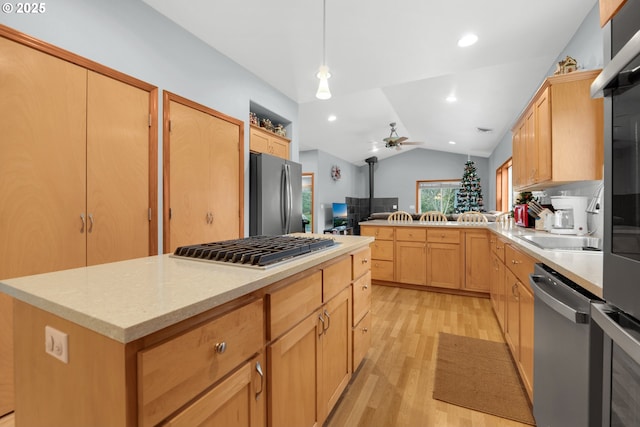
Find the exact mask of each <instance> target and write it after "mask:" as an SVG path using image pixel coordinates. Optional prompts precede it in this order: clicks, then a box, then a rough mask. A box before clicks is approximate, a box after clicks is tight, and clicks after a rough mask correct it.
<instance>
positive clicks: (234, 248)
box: [173, 236, 336, 267]
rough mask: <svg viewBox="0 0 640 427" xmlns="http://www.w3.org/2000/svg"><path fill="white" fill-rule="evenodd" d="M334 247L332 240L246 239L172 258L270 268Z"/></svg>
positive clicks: (181, 251) (192, 248)
mask: <svg viewBox="0 0 640 427" xmlns="http://www.w3.org/2000/svg"><path fill="white" fill-rule="evenodd" d="M335 244H336V243H335V241H334V240H333V239H331V238H318V237H298V236H251V237H246V238H244V239H235V240H225V241H221V242H211V243H201V244H197V245H188V246H180V247H178V248H177V249H176V250H175V252H174V253H173V255H174V256H176V257H182V258H193V259H199V260H206V261H214V262H227V263H233V264H242V265H247V266H256V267H267V266H272V265H275V264H277V263H279V262H282V261H285V260H288V259H290V258H294V257H298V256H301V255H306V254H309V253H311V252H315V251H318V250H322V249H326V248H329V247H331V246H334V245H335Z"/></svg>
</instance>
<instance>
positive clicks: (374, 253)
mask: <svg viewBox="0 0 640 427" xmlns="http://www.w3.org/2000/svg"><path fill="white" fill-rule="evenodd" d="M371 258H372V259H382V260H387V261H393V241H391V240H376V241H375V242H373V243H372V244H371Z"/></svg>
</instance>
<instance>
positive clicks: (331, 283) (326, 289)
mask: <svg viewBox="0 0 640 427" xmlns="http://www.w3.org/2000/svg"><path fill="white" fill-rule="evenodd" d="M349 283H351V257H350V256H346V257H344V258H342V260H340V261H338V262H336V263H335V264H331V265H330V266H328V267H326V268H324V269H323V270H322V301H323V302H327V301H329V300H330V299H331V298H332V297H334V296H336V295H337V294H338V293H339V292H340V291H341V290H343V289H344V288H345V287H347V286H349Z"/></svg>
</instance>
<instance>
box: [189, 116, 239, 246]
mask: <svg viewBox="0 0 640 427" xmlns="http://www.w3.org/2000/svg"><path fill="white" fill-rule="evenodd" d="M209 121H210V122H211V131H212V135H213V143H212V144H210V145H209V165H210V172H209V180H210V184H209V188H210V190H209V193H208V197H207V201H208V203H209V205H208V206H209V207H208V211H209V212H211V224H210V225H211V227H210V228H211V234H210V236H211V239H212V240H229V239H237V238H239V237H240V231H239V230H240V197H239V196H238V195H239V194H240V193H241V192H242V191H243V190H242V189H241V188H240V174H241V173H240V161H239V160H240V152H241V151H240V150H241V149H243V148H241V146H240V126H239V125H237V124H235V123H232V122H229V121H226V120H222V119H220V118H218V117H213V116H209ZM203 241H209V240H203ZM196 243H198V242H196Z"/></svg>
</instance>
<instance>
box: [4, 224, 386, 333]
mask: <svg viewBox="0 0 640 427" xmlns="http://www.w3.org/2000/svg"><path fill="white" fill-rule="evenodd" d="M307 236H309V235H307ZM316 237H325V238H326V237H328V236H322V235H317V236H316ZM331 237H332V238H334V239H335V240H336V242H338V243H339V244H338V245H336V246H334V247H331V248H329V249H325V250H321V251H318V252H313V253H311V254H309V255H306V256H302V257H298V258H293V259H292V260H290V261H287V262H285V263H283V264H281V265H276V266H273V267H269V268H266V269H256V268H248V267H242V266H235V265H221V264H214V263H210V262H205V261H197V260H188V259H180V258H173V257H171V256H170V255H158V256H152V257H146V258H138V259H132V260H128V261H120V262H114V263H109V264H101V265H95V266H91V267H83V268H77V269H72V270H64V271H57V272H53V273H45V274H38V275H33V276H26V277H20V278H15V279H8V280H2V281H0V292H4V293H6V294H8V295H10V296H12V297H14V298H16V299H18V300H21V301H24V302H26V303H28V304H31V305H33V306H35V307H38V308H40V309H43V310H45V311H48V312H50V313H53V314H55V315H57V316H60V317H62V318H64V319H67V320H69V321H72V322H74V323H77V324H79V325H81V326H83V327H86V328H88V329H91V330H93V331H95V332H98V333H100V334H102V335H105V336H107V337H110V338H112V339H114V340H116V341H119V342H121V343H128V342H131V341H134V340H136V339H138V338H141V337H144V336H146V335H149V334H151V333H153V332H156V331H158V330H160V329H163V328H165V327H167V326H170V325H173V324H175V323H178V322H180V321H182V320H185V319H188V318H190V317H193V316H195V315H197V314H200V313H203V312H205V311H207V310H209V309H212V308H215V307H217V306H219V305H222V304H224V303H226V302H229V301H231V300H234V299H236V298H238V297H241V296H244V295H247V294H249V293H251V292H254V291H256V290H258V289H261V288H263V287H265V286H267V285H270V284H272V283H275V282H277V281H279V280H282V279H284V278H287V277H289V276H291V275H293V274H296V273H299V272H301V271H304V270H306V269H309V268H311V267H314V266H316V265H318V264H321V263H323V262H325V261H328V260H331V259H333V258H335V257H337V256H340V255H343V254H347V253H350V252H352V251H355V250H358V249H359V248H363V247H365V246H367V245H369V243H371V242H373V240H374V239H373V237H366V236H342V235H340V236H337V235H336V236H334V235H332V236H331Z"/></svg>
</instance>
